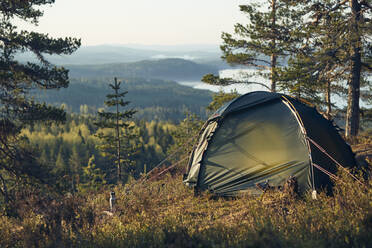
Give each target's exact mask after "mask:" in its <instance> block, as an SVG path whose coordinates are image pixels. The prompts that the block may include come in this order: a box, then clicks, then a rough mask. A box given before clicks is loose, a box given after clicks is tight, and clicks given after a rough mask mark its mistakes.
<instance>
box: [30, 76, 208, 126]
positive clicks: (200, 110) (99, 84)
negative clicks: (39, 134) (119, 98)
mask: <svg viewBox="0 0 372 248" xmlns="http://www.w3.org/2000/svg"><path fill="white" fill-rule="evenodd" d="M119 79H120V78H119ZM112 80H113V78H112V77H110V78H104V77H100V78H80V79H71V80H70V85H69V87H68V88H62V89H60V90H48V91H47V92H46V91H42V90H40V91H37V92H34V94H35V96H36V98H37V99H38V100H40V101H45V102H47V103H49V104H53V105H58V106H59V105H62V104H63V105H64V106H65V109H66V110H67V111H68V112H75V113H82V114H88V113H89V114H94V113H96V112H97V110H98V109H99V108H102V107H103V102H104V100H105V98H106V94H108V93H109V87H108V84H109V83H111V82H112ZM120 80H123V81H124V83H123V84H122V89H123V90H124V91H128V94H127V95H126V100H128V101H131V104H130V105H129V107H130V108H134V109H136V110H137V111H138V113H137V114H136V118H137V119H141V120H167V121H174V122H177V121H179V120H182V119H183V118H184V117H185V113H186V112H192V113H195V114H197V115H198V116H200V117H201V118H206V110H205V107H206V106H207V105H208V104H209V103H210V102H211V100H212V92H210V91H208V90H198V89H193V88H191V87H187V86H182V85H179V84H177V83H176V82H173V81H164V80H157V79H138V78H137V79H120Z"/></svg>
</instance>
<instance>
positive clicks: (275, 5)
mask: <svg viewBox="0 0 372 248" xmlns="http://www.w3.org/2000/svg"><path fill="white" fill-rule="evenodd" d="M290 2H291V1H285V0H270V1H268V2H267V1H258V2H257V3H254V2H253V3H252V2H251V3H248V4H245V5H241V6H240V10H241V11H242V12H243V13H244V14H246V15H247V17H248V23H247V24H240V23H237V24H236V25H235V33H234V35H232V34H229V33H222V39H223V45H222V46H221V50H222V52H223V56H222V58H223V59H224V60H226V61H227V62H228V63H230V64H232V65H243V66H247V67H251V68H252V67H253V68H255V69H258V71H259V72H258V74H259V75H261V76H263V77H265V78H268V79H269V80H270V87H268V86H266V85H263V84H262V83H260V82H252V81H249V79H247V80H244V81H243V82H244V83H247V84H259V85H261V86H265V87H266V88H267V89H268V90H270V91H272V92H276V91H277V80H278V75H277V71H278V68H280V67H281V66H282V64H281V63H280V62H281V61H285V58H286V57H287V56H288V54H289V53H291V52H292V48H291V46H293V43H296V42H297V40H295V39H294V37H296V36H293V35H292V32H293V30H295V27H296V26H298V25H299V24H300V22H299V18H301V17H302V16H301V14H300V15H298V12H297V11H292V6H291V4H290ZM262 9H267V11H261V10H262ZM248 76H249V75H248ZM202 81H203V82H206V83H209V84H217V85H229V84H233V83H236V81H234V80H231V79H220V78H219V77H216V76H213V75H211V74H208V75H206V76H205V77H203V79H202Z"/></svg>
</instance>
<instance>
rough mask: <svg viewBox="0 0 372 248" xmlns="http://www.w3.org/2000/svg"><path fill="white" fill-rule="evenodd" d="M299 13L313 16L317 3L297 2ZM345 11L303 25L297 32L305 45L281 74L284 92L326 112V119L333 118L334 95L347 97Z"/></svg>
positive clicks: (289, 61)
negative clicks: (344, 85) (344, 42)
mask: <svg viewBox="0 0 372 248" xmlns="http://www.w3.org/2000/svg"><path fill="white" fill-rule="evenodd" d="M296 6H297V11H299V10H300V12H302V13H309V12H311V10H312V9H313V8H314V5H313V3H311V2H306V3H302V2H301V1H299V2H297V5H296ZM332 6H333V4H332V3H323V4H322V8H331V7H332ZM344 19H345V15H344V13H342V11H335V12H333V13H331V14H329V15H328V17H327V18H325V19H322V20H320V21H318V22H317V23H316V25H315V24H314V23H313V22H311V21H310V22H309V21H308V22H307V23H303V25H302V26H301V27H300V29H301V30H298V32H294V33H295V35H297V36H298V39H300V38H302V40H303V42H302V43H301V44H300V46H298V48H297V51H298V52H297V53H295V54H293V55H292V56H291V57H290V58H289V59H288V66H287V67H286V68H283V69H282V70H280V72H279V75H280V77H279V78H280V83H279V85H280V88H281V89H282V90H283V91H286V92H288V93H289V94H291V95H293V96H295V97H297V98H301V99H304V100H307V101H309V102H312V103H313V104H315V105H317V106H319V107H321V108H323V107H325V108H326V111H325V115H326V116H327V118H329V119H330V118H331V112H332V107H333V106H334V105H333V103H332V99H331V97H332V95H333V94H339V95H342V94H345V91H346V89H345V88H344V87H343V85H342V83H341V82H342V80H344V79H345V78H344V69H343V64H344V63H345V61H344V59H343V56H344V54H345V51H344V49H345V47H344V45H343V41H342V40H343V39H345V37H344V34H343V33H342V30H343V29H344V27H343V25H342V22H343V21H344Z"/></svg>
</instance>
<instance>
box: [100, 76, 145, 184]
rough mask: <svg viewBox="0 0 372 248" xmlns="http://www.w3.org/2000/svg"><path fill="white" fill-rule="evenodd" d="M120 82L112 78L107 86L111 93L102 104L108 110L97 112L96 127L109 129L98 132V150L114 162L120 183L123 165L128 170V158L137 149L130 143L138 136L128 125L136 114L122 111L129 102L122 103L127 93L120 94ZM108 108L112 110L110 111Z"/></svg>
mask: <svg viewBox="0 0 372 248" xmlns="http://www.w3.org/2000/svg"><path fill="white" fill-rule="evenodd" d="M120 85H121V82H119V81H118V80H117V78H114V83H112V84H109V86H110V88H111V89H112V91H113V93H112V94H108V95H106V98H107V100H106V101H105V102H104V104H105V106H106V107H107V108H108V110H107V111H101V112H98V118H99V121H98V122H96V125H97V126H98V127H100V128H105V129H109V130H106V132H105V131H104V130H99V131H98V132H97V137H98V138H100V139H101V140H102V144H101V145H100V146H99V149H100V150H101V151H102V152H103V154H104V155H105V156H107V157H109V158H111V159H113V160H114V163H115V165H116V182H117V183H119V182H121V181H122V179H123V178H122V173H123V168H122V167H123V163H125V167H126V169H127V173H128V172H129V171H128V170H130V167H131V165H133V164H132V161H131V159H130V156H132V155H133V153H135V151H136V150H137V149H138V144H136V143H133V142H131V140H134V139H136V137H137V136H138V134H137V133H135V132H134V131H135V130H134V125H132V124H131V123H129V120H130V119H131V118H133V115H134V114H135V113H136V111H135V110H133V109H130V110H123V108H124V107H126V106H127V105H128V104H129V103H130V102H128V101H124V97H125V95H126V94H127V93H128V92H127V91H124V92H120ZM110 108H111V109H112V110H113V111H112V112H111V111H110Z"/></svg>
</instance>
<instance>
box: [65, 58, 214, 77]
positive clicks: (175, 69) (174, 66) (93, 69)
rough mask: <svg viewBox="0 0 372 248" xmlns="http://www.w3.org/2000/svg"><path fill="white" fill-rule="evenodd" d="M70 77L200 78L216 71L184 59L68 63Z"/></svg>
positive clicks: (210, 67)
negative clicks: (96, 63) (98, 63)
mask: <svg viewBox="0 0 372 248" xmlns="http://www.w3.org/2000/svg"><path fill="white" fill-rule="evenodd" d="M66 67H67V68H68V69H69V70H70V73H69V75H70V77H71V78H80V77H89V78H94V77H114V76H117V77H129V78H138V77H140V78H157V79H165V80H180V81H188V80H198V81H199V80H200V79H201V78H202V76H203V75H205V74H208V73H215V74H216V73H218V70H219V68H218V67H217V66H216V65H207V64H198V63H195V62H192V61H190V60H184V59H176V58H171V59H159V60H143V61H139V62H132V63H115V64H103V65H69V66H66Z"/></svg>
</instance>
